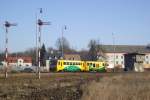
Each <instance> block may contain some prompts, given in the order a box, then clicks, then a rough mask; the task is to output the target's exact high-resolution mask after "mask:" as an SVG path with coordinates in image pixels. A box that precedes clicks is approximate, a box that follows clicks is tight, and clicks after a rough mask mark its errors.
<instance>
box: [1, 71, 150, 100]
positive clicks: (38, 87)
mask: <svg viewBox="0 0 150 100" xmlns="http://www.w3.org/2000/svg"><path fill="white" fill-rule="evenodd" d="M0 100H150V73H148V72H147V73H44V74H42V77H41V79H40V80H39V79H37V76H36V74H31V73H30V74H9V77H8V79H4V78H3V75H2V74H0Z"/></svg>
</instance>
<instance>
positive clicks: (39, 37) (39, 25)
mask: <svg viewBox="0 0 150 100" xmlns="http://www.w3.org/2000/svg"><path fill="white" fill-rule="evenodd" d="M37 24H38V77H39V79H40V78H41V75H40V67H41V62H40V59H41V30H42V26H43V25H50V22H43V21H42V20H41V19H38V23H37Z"/></svg>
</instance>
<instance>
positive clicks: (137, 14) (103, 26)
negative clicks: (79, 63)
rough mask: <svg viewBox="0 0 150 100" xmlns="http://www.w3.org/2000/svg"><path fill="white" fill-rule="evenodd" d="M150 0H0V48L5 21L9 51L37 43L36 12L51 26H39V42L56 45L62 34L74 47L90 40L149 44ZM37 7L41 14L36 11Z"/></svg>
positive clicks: (0, 48) (2, 45) (20, 49)
mask: <svg viewBox="0 0 150 100" xmlns="http://www.w3.org/2000/svg"><path fill="white" fill-rule="evenodd" d="M149 5H150V0H0V51H4V50H5V27H4V22H5V21H9V22H11V23H17V26H16V27H10V28H9V33H8V37H9V49H8V50H9V52H18V51H24V50H26V49H29V48H33V47H35V46H36V15H37V17H38V18H41V19H42V20H43V21H49V22H51V25H47V26H46V25H45V26H42V43H44V44H45V46H46V47H53V48H56V40H57V39H58V38H59V37H61V30H62V27H63V26H64V25H66V26H67V29H66V30H64V37H65V38H66V39H67V40H68V41H69V43H70V46H71V47H72V48H74V49H77V50H82V49H87V48H88V46H87V45H88V43H89V41H90V40H91V39H95V40H98V41H99V42H100V43H101V44H109V45H111V44H113V36H112V33H113V34H114V40H115V44H116V45H119V44H120V45H147V44H148V43H150V39H149V38H150V6H149ZM39 8H42V9H43V13H42V14H40V13H39Z"/></svg>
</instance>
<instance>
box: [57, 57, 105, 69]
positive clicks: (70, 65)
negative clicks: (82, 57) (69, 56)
mask: <svg viewBox="0 0 150 100" xmlns="http://www.w3.org/2000/svg"><path fill="white" fill-rule="evenodd" d="M105 67H106V63H105V62H104V61H75V60H58V61H57V65H56V71H57V72H59V71H67V72H79V71H81V72H93V71H94V72H105V71H106V69H105Z"/></svg>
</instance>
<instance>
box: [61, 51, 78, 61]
mask: <svg viewBox="0 0 150 100" xmlns="http://www.w3.org/2000/svg"><path fill="white" fill-rule="evenodd" d="M64 58H65V59H67V60H81V58H80V55H79V54H77V53H76V54H75V53H74V54H64Z"/></svg>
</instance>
